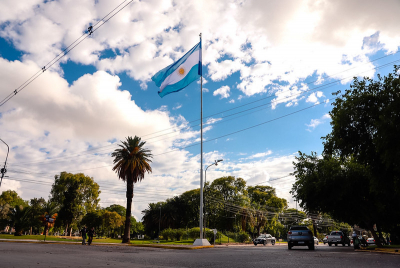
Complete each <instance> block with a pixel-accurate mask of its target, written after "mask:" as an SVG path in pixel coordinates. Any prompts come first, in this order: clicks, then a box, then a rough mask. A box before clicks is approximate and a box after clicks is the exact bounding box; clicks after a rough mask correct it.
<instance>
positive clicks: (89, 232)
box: [88, 227, 95, 246]
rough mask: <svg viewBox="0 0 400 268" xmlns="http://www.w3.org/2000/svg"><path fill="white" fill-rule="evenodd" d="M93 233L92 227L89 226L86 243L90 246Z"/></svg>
mask: <svg viewBox="0 0 400 268" xmlns="http://www.w3.org/2000/svg"><path fill="white" fill-rule="evenodd" d="M94 235H95V232H94V227H92V228H90V230H89V231H88V236H89V240H88V245H89V246H90V244H92V241H93V236H94Z"/></svg>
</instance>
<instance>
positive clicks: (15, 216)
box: [8, 205, 30, 236]
mask: <svg viewBox="0 0 400 268" xmlns="http://www.w3.org/2000/svg"><path fill="white" fill-rule="evenodd" d="M29 210H30V208H29V206H26V207H23V206H22V205H16V206H15V207H14V208H12V209H10V211H9V212H8V218H9V224H10V227H14V229H15V233H14V235H15V236H20V235H22V232H23V231H24V230H27V229H28V228H29Z"/></svg>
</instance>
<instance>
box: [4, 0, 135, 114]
mask: <svg viewBox="0 0 400 268" xmlns="http://www.w3.org/2000/svg"><path fill="white" fill-rule="evenodd" d="M126 1H127V0H125V1H124V2H122V3H121V4H119V5H118V6H117V7H116V8H114V9H113V10H112V11H111V12H109V13H108V14H107V15H106V16H104V17H103V18H102V19H101V20H100V21H98V22H97V23H96V24H95V25H94V26H89V28H88V30H87V31H86V32H85V33H84V34H83V35H82V36H81V37H79V38H78V39H76V40H75V41H74V42H73V43H72V44H70V45H69V46H68V47H66V48H65V49H64V50H63V51H62V52H61V53H59V54H58V55H57V56H56V57H55V58H54V59H52V60H51V61H50V62H48V63H47V64H46V65H45V66H43V68H42V69H41V70H39V71H37V72H36V73H35V74H34V75H32V76H31V77H30V78H29V79H28V80H26V81H25V82H24V83H23V84H22V85H20V86H19V87H18V88H16V89H15V90H13V91H12V92H11V93H10V94H9V95H8V96H6V97H5V98H4V99H3V100H2V101H0V107H1V106H3V105H4V104H5V103H7V102H8V101H9V100H10V99H12V98H13V97H14V96H15V95H17V94H18V93H19V92H21V91H22V90H23V89H24V88H26V87H27V86H28V85H29V84H30V83H32V82H33V81H35V80H36V78H38V77H39V76H40V75H42V74H43V73H44V72H45V71H47V70H48V69H49V68H50V67H52V66H53V65H54V64H55V63H57V62H58V61H60V60H61V59H62V58H63V57H64V56H66V55H67V54H68V53H69V52H70V51H71V50H73V49H74V48H75V47H76V46H78V45H79V44H80V43H82V42H83V41H84V40H85V39H86V38H88V37H89V36H91V35H92V34H93V33H94V32H95V31H97V30H98V29H99V28H100V27H101V26H103V25H104V24H105V23H106V22H108V21H109V20H110V19H111V18H113V17H114V16H115V15H116V14H118V13H119V12H120V11H121V10H123V9H124V8H125V7H126V6H128V5H129V4H130V3H132V2H133V0H131V1H129V2H128V3H127V4H126V5H125V6H123V7H122V8H121V9H119V10H118V11H117V12H116V13H115V14H113V15H112V16H110V17H109V18H107V17H108V16H109V15H110V14H111V13H112V12H114V11H115V10H116V9H117V8H118V7H120V6H121V5H122V4H123V3H125V2H126ZM106 18H107V19H106ZM100 22H103V23H102V24H100V25H99V26H97V25H98V24H99V23H100ZM96 26H97V27H96ZM82 38H83V39H82ZM78 40H79V41H78Z"/></svg>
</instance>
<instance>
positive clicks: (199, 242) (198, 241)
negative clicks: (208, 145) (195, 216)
mask: <svg viewBox="0 0 400 268" xmlns="http://www.w3.org/2000/svg"><path fill="white" fill-rule="evenodd" d="M202 50H203V47H202V44H201V33H200V62H201V66H200V68H201V69H200V74H201V76H200V144H201V145H200V148H201V149H200V238H198V239H196V241H194V243H193V245H195V246H210V242H208V241H207V239H204V234H203V233H204V232H203V64H202V63H203V52H202Z"/></svg>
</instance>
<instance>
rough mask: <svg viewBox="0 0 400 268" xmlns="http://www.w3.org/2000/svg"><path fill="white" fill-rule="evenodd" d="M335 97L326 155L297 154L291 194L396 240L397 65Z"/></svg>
mask: <svg viewBox="0 0 400 268" xmlns="http://www.w3.org/2000/svg"><path fill="white" fill-rule="evenodd" d="M336 94H338V97H337V98H336V100H335V101H334V102H333V104H332V105H333V109H332V111H331V112H330V116H331V118H332V121H331V125H332V132H331V133H329V134H328V135H327V136H326V137H324V138H323V139H324V151H323V154H322V156H321V157H319V156H318V155H317V154H315V153H311V154H310V155H307V154H304V153H301V152H299V156H298V157H297V158H296V159H297V161H296V162H295V163H294V169H295V172H294V175H295V176H296V179H297V180H296V182H295V184H294V185H293V188H292V194H293V196H294V197H295V198H296V199H297V200H299V201H300V206H301V207H303V208H304V209H305V210H307V211H318V212H324V213H328V214H330V215H331V216H332V217H333V218H335V219H338V220H341V221H344V222H348V223H350V224H357V225H359V226H360V227H363V228H366V229H368V230H371V232H372V233H373V235H374V236H375V238H376V239H378V238H377V235H376V234H375V228H374V226H376V228H377V229H376V230H378V231H385V232H388V233H391V234H392V235H393V236H392V240H393V237H394V235H395V234H397V236H398V235H399V234H400V226H399V219H400V210H397V209H393V208H394V207H398V205H400V140H399V138H398V137H400V79H399V67H398V66H395V70H394V72H393V73H391V74H389V75H388V76H385V77H381V76H379V75H378V78H377V79H376V80H373V79H370V78H364V79H362V80H359V79H358V78H354V81H353V83H352V84H351V86H350V89H348V90H346V91H345V93H343V94H342V95H340V93H339V92H338V93H336ZM321 196H323V198H321ZM399 238H400V237H399ZM399 238H398V239H399ZM378 241H379V239H378ZM378 243H379V242H378Z"/></svg>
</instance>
